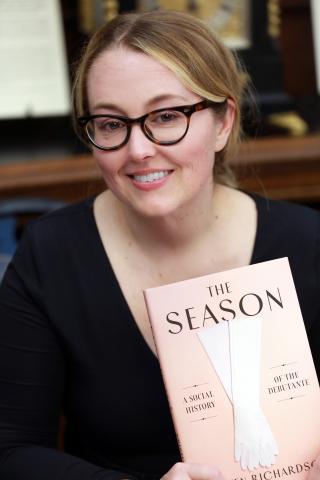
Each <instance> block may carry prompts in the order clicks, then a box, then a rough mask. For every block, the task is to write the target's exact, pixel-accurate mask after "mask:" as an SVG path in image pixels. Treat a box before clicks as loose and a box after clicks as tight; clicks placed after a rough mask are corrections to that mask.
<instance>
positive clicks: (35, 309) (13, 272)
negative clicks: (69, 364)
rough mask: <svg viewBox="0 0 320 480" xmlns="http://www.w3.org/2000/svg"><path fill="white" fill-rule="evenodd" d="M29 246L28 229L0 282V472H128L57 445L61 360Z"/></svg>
mask: <svg viewBox="0 0 320 480" xmlns="http://www.w3.org/2000/svg"><path fill="white" fill-rule="evenodd" d="M33 250H34V249H33V246H32V241H31V239H30V235H29V234H28V233H26V234H25V236H24V238H23V239H22V241H21V243H20V246H19V248H18V251H17V253H16V255H15V257H14V259H13V261H12V263H11V264H10V266H9V267H8V269H7V272H6V274H5V276H4V279H3V282H2V284H1V286H0V478H1V480H44V479H46V480H51V479H52V480H59V479H63V480H93V479H103V480H104V479H108V480H111V479H112V480H118V479H121V478H127V477H128V475H125V474H123V473H121V472H114V471H109V470H105V469H102V468H101V467H99V466H95V465H92V464H90V463H88V462H86V461H83V460H82V459H79V458H76V457H73V456H71V455H68V454H66V453H64V452H60V451H58V450H57V449H56V444H57V433H58V426H59V416H60V412H61V409H62V399H63V395H64V383H65V376H66V374H65V361H64V354H63V352H62V350H61V348H60V344H59V339H58V338H57V335H56V333H55V331H54V328H53V327H52V326H51V325H50V314H48V312H46V307H45V305H44V304H43V295H42V292H41V279H40V278H39V274H38V269H37V259H36V255H35V252H34V251H33Z"/></svg>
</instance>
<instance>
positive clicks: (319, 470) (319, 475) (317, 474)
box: [307, 455, 320, 480]
mask: <svg viewBox="0 0 320 480" xmlns="http://www.w3.org/2000/svg"><path fill="white" fill-rule="evenodd" d="M307 480H320V455H319V456H318V457H317V459H316V460H315V462H314V464H313V467H312V469H311V470H310V473H309V475H308V478H307Z"/></svg>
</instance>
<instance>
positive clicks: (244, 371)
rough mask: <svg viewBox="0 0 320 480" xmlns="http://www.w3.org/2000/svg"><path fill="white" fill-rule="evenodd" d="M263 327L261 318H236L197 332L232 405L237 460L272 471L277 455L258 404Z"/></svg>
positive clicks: (249, 465)
mask: <svg viewBox="0 0 320 480" xmlns="http://www.w3.org/2000/svg"><path fill="white" fill-rule="evenodd" d="M261 325H262V320H261V318H258V317H254V318H252V317H249V318H237V319H236V320H232V321H230V322H221V323H220V324H217V325H215V326H213V327H209V328H206V329H201V331H199V332H198V336H199V339H200V341H201V343H202V345H203V347H204V349H205V351H206V353H207V355H208V356H209V358H210V360H211V363H212V365H213V367H214V368H215V370H216V372H217V375H218V376H219V378H220V381H221V383H222V385H223V386H224V389H225V391H226V393H227V395H228V397H229V399H230V401H231V402H232V403H233V414H234V449H235V459H236V461H238V462H240V465H241V468H242V469H249V470H253V469H254V468H257V467H258V466H259V465H261V466H262V467H270V466H271V465H273V464H274V463H275V461H276V459H275V456H276V455H277V454H278V447H277V443H276V440H275V438H274V436H273V434H272V431H271V429H270V426H269V424H268V421H267V420H266V418H265V416H264V414H263V412H262V410H261V407H260V401H259V392H260V356H261Z"/></svg>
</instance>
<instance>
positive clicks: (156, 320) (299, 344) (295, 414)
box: [144, 258, 320, 480]
mask: <svg viewBox="0 0 320 480" xmlns="http://www.w3.org/2000/svg"><path fill="white" fill-rule="evenodd" d="M144 296H145V301H146V305H147V309H148V314H149V319H150V323H151V327H152V331H153V335H154V340H155V343H156V348H157V353H158V358H159V362H160V367H161V371H162V375H163V379H164V383H165V387H166V392H167V395H168V400H169V405H170V408H171V414H172V418H173V422H174V426H175V430H176V434H177V438H178V442H179V447H180V451H181V455H182V459H183V460H184V461H186V462H196V463H207V464H212V465H215V466H217V467H218V468H219V469H220V470H221V472H222V474H223V475H224V476H225V478H226V480H273V479H284V478H286V479H288V478H292V479H294V480H302V479H306V478H307V475H308V472H309V470H310V468H311V465H312V462H313V461H314V460H315V458H316V456H317V455H318V454H319V452H320V414H319V409H320V389H319V383H318V379H317V375H316V371H315V368H314V364H313V359H312V355H311V351H310V348H309V343H308V339H307V335H306V331H305V327H304V323H303V318H302V315H301V310H300V306H299V302H298V298H297V294H296V290H295V286H294V283H293V278H292V275H291V270H290V266H289V262H288V259H287V258H281V259H277V260H272V261H267V262H263V263H259V264H255V265H249V266H245V267H241V268H237V269H233V270H229V271H224V272H220V273H214V274H210V275H205V276H202V277H198V278H193V279H189V280H185V281H180V282H177V283H172V284H168V285H163V286H160V287H156V288H150V289H147V290H145V291H144Z"/></svg>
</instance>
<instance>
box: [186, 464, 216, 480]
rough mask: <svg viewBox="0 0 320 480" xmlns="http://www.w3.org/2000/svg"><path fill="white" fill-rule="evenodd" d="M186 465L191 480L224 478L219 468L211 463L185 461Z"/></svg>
mask: <svg viewBox="0 0 320 480" xmlns="http://www.w3.org/2000/svg"><path fill="white" fill-rule="evenodd" d="M186 466H187V472H188V475H189V477H190V478H191V479H192V480H225V479H224V477H223V475H222V474H221V472H220V470H219V469H218V468H216V467H213V466H211V465H203V464H199V463H187V464H186Z"/></svg>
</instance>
